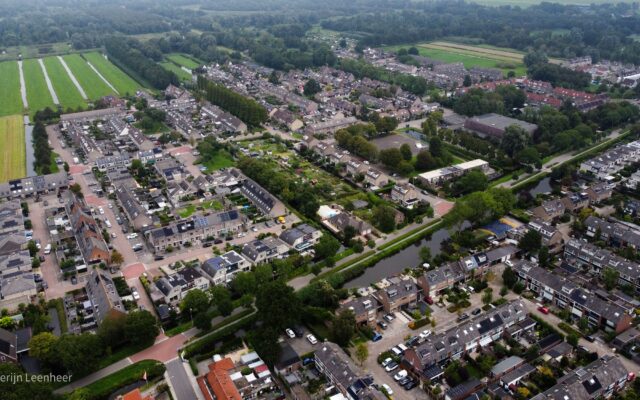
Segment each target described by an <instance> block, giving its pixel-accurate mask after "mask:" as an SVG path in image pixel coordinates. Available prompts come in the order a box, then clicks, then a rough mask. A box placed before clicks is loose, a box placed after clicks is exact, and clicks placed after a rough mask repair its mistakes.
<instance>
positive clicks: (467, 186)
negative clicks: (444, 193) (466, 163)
mask: <svg viewBox="0 0 640 400" xmlns="http://www.w3.org/2000/svg"><path fill="white" fill-rule="evenodd" d="M487 186H489V179H488V178H487V176H486V175H485V174H484V173H483V172H482V171H478V170H473V171H470V172H469V173H467V174H465V175H463V176H462V177H460V179H458V180H457V181H456V182H455V183H454V184H453V190H454V192H455V193H456V194H463V193H473V192H479V191H482V190H485V189H486V188H487Z"/></svg>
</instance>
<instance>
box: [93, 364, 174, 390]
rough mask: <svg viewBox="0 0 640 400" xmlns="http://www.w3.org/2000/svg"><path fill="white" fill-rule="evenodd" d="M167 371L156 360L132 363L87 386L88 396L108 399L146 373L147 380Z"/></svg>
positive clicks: (140, 378)
mask: <svg viewBox="0 0 640 400" xmlns="http://www.w3.org/2000/svg"><path fill="white" fill-rule="evenodd" d="M165 371H166V367H165V366H164V364H163V363H161V362H160V361H156V360H142V361H138V362H137V363H135V364H131V365H129V366H127V367H125V368H123V369H121V370H120V371H117V372H114V373H113V374H111V375H107V376H105V377H104V378H102V379H100V380H97V381H95V382H93V383H92V384H90V385H87V386H85V389H87V391H88V395H87V398H88V399H90V400H106V399H108V398H109V396H110V395H111V394H112V393H113V392H115V391H116V390H118V389H120V388H123V387H125V386H127V385H130V384H132V383H135V382H137V381H140V380H142V376H143V375H144V373H145V372H146V373H147V380H148V381H152V380H153V379H155V378H157V377H159V376H162V375H163V374H164V372H165Z"/></svg>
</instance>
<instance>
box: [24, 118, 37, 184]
mask: <svg viewBox="0 0 640 400" xmlns="http://www.w3.org/2000/svg"><path fill="white" fill-rule="evenodd" d="M23 118H24V144H25V146H24V148H25V151H26V153H27V156H26V163H27V176H36V171H35V170H34V169H33V162H34V161H35V160H36V159H35V155H34V152H33V125H31V124H30V123H29V116H28V115H25V116H24V117H23Z"/></svg>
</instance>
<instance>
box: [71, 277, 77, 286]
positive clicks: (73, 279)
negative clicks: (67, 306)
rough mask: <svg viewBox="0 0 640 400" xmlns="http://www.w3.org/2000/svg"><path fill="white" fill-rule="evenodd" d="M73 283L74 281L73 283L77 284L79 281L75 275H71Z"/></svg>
mask: <svg viewBox="0 0 640 400" xmlns="http://www.w3.org/2000/svg"><path fill="white" fill-rule="evenodd" d="M71 283H72V284H74V285H75V284H76V283H78V278H76V277H75V276H72V277H71Z"/></svg>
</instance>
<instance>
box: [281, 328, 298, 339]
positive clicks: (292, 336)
mask: <svg viewBox="0 0 640 400" xmlns="http://www.w3.org/2000/svg"><path fill="white" fill-rule="evenodd" d="M284 331H285V333H286V334H287V336H289V338H291V339H294V338H295V337H296V334H295V333H294V332H293V331H292V330H291V329H289V328H287V329H285V330H284Z"/></svg>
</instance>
